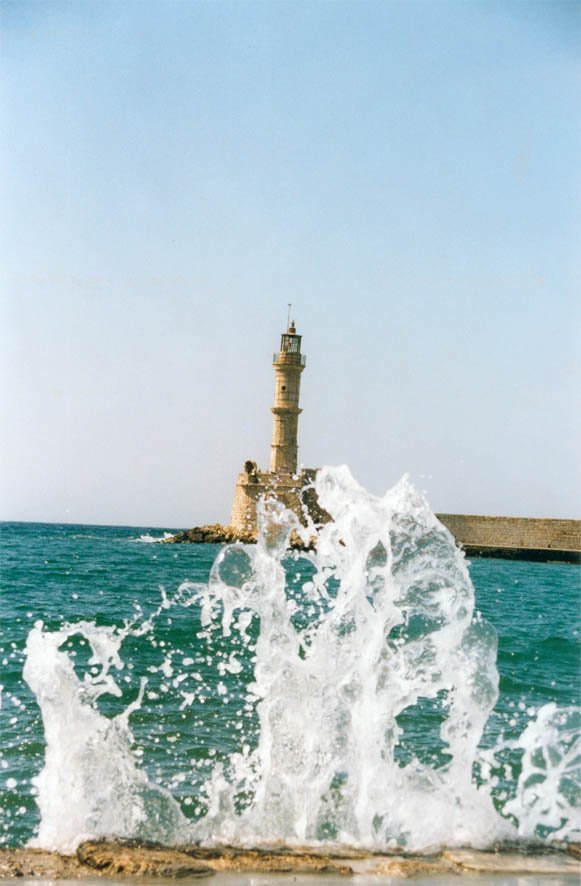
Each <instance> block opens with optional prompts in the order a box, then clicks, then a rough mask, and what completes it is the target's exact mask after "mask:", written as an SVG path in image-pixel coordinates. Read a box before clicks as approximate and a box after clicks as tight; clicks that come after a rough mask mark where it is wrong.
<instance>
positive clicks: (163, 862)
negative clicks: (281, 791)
mask: <svg viewBox="0 0 581 886" xmlns="http://www.w3.org/2000/svg"><path fill="white" fill-rule="evenodd" d="M579 855H580V853H579V845H578V844H572V845H570V846H569V847H561V846H560V847H558V848H550V847H549V848H548V849H540V848H538V847H534V848H532V849H531V848H528V849H527V851H518V850H517V849H516V848H513V847H509V848H501V849H500V850H499V851H487V852H483V851H479V850H473V849H444V850H442V851H441V852H438V853H436V854H433V855H403V854H402V855H387V854H386V855H381V854H375V853H369V852H365V851H357V850H349V849H340V848H337V847H329V850H328V851H327V852H325V851H323V850H322V849H319V850H311V849H304V850H302V849H294V848H289V847H285V846H281V847H280V848H272V847H271V848H256V849H239V848H235V847H229V846H220V847H215V848H206V847H199V846H192V847H182V848H180V849H173V848H165V847H162V846H156V845H140V844H136V843H119V842H86V843H82V844H81V845H80V846H79V848H78V849H77V851H76V853H75V854H73V855H61V854H59V853H57V852H49V851H47V850H43V849H31V848H26V847H25V848H21V849H2V850H0V878H1V879H3V880H18V881H19V882H20V883H22V882H23V881H26V880H31V881H34V882H36V883H38V882H39V881H54V880H60V881H74V882H79V881H82V882H83V883H86V884H87V886H89V884H90V883H91V881H94V880H95V879H102V878H107V879H108V880H109V882H111V880H119V881H121V880H122V881H126V880H127V879H128V878H131V879H138V880H152V879H155V882H156V883H162V882H166V881H167V882H170V881H174V880H176V879H180V880H189V879H196V880H197V879H210V878H211V879H212V882H214V883H215V884H216V886H266V884H267V883H271V882H272V881H273V879H276V881H277V882H279V881H280V882H281V883H282V882H284V881H292V882H296V883H297V884H300V886H309V884H311V883H315V882H316V883H321V882H322V881H324V882H325V883H339V882H342V883H344V882H345V880H348V881H349V882H352V883H354V884H364V883H367V882H370V883H371V882H373V883H381V882H382V881H386V882H390V881H392V880H397V879H408V878H413V880H414V881H415V882H422V881H426V882H428V881H429V882H430V883H432V884H433V883H437V882H442V883H445V882H449V881H450V880H457V878H458V877H460V878H461V881H468V880H471V879H474V878H476V879H477V880H478V882H479V883H481V884H482V882H483V880H489V881H490V882H494V883H496V884H500V883H506V884H509V883H511V882H512V883H515V884H516V883H517V882H518V883H519V884H521V883H527V882H530V883H531V884H532V883H535V882H547V883H549V882H551V883H568V882H571V883H573V882H578V879H579V875H580V873H581V864H580V860H579ZM491 878H492V879H491ZM499 878H500V879H499ZM515 878H516V879H515ZM523 878H524V879H523ZM530 878H532V879H530ZM540 878H541V879H540Z"/></svg>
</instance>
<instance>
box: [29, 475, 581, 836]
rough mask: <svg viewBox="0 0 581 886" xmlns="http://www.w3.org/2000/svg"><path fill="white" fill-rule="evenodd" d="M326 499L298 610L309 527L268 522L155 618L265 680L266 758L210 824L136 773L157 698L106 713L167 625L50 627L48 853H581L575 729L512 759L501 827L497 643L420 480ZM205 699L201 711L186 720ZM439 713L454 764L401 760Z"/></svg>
mask: <svg viewBox="0 0 581 886" xmlns="http://www.w3.org/2000/svg"><path fill="white" fill-rule="evenodd" d="M316 488H317V493H318V496H319V499H320V502H321V504H322V506H323V507H324V508H325V509H326V510H327V511H328V512H329V513H330V514H331V515H332V516H333V518H334V520H333V522H332V523H329V524H327V525H326V526H325V527H323V528H322V530H321V531H320V533H319V537H318V544H317V551H316V553H308V554H306V553H305V554H301V558H302V559H301V562H304V564H305V574H306V573H308V576H307V577H306V578H305V580H304V581H303V583H302V587H300V588H299V589H298V590H296V589H295V591H294V592H292V591H291V589H290V588H289V586H288V582H287V580H286V576H285V571H284V569H283V566H282V559H283V557H284V556H285V552H286V551H287V543H288V537H289V534H290V532H291V530H292V529H296V530H298V531H302V532H304V534H305V538H307V537H308V535H309V534H310V532H312V527H309V528H307V529H306V530H303V529H301V527H299V526H298V525H297V522H296V519H295V517H294V516H293V515H292V514H291V513H289V512H288V511H286V510H285V509H284V508H282V507H281V506H280V505H279V504H278V503H273V502H265V503H263V505H262V509H261V517H260V522H261V528H260V538H259V541H258V544H257V545H255V546H251V545H248V546H243V545H231V546H228V547H226V548H223V549H222V551H221V552H220V554H219V555H218V557H217V559H216V562H215V564H214V566H213V569H212V573H211V576H210V581H209V583H208V584H207V585H200V584H196V585H191V584H187V583H186V584H184V585H182V586H181V587H180V588H179V589H178V592H177V593H176V595H175V598H174V600H173V601H169V600H168V599H167V598H165V597H164V599H163V601H162V604H161V606H160V609H159V610H158V612H161V611H162V610H164V611H167V610H168V609H169V608H170V607H171V606H172V605H179V606H192V605H193V606H200V607H201V613H202V623H203V626H204V632H205V635H206V638H207V640H206V642H208V643H209V644H210V645H211V644H212V638H213V637H214V638H218V637H219V636H230V637H231V638H232V639H235V640H236V641H237V644H238V645H237V648H242V649H244V647H246V649H247V651H248V655H249V656H250V655H252V660H253V662H254V679H253V682H251V683H250V684H249V685H248V686H247V688H246V693H247V695H246V704H247V705H248V706H252V707H253V708H254V709H255V710H256V714H257V717H258V721H259V735H258V740H257V742H255V743H254V747H253V748H251V746H250V745H249V744H248V743H247V742H246V741H245V738H244V736H243V734H242V733H241V740H240V748H239V750H238V751H237V752H236V753H234V754H232V756H231V757H230V759H229V760H228V761H226V763H224V762H221V763H219V764H217V765H216V766H215V768H214V770H213V773H212V775H211V777H210V778H209V779H208V781H207V783H206V785H205V787H204V790H203V795H204V802H205V806H206V808H207V812H206V814H205V815H204V816H203V817H202V818H201V819H200V820H198V821H197V822H196V823H189V822H188V821H187V820H186V819H185V817H184V816H183V815H182V813H181V810H180V807H179V804H178V803H177V802H176V801H175V800H174V799H173V798H172V797H171V796H170V795H169V794H168V792H167V791H164V790H162V789H161V788H159V787H157V786H155V785H153V784H151V783H150V782H149V781H148V780H147V778H146V776H145V774H144V771H143V770H142V769H141V768H140V765H139V762H138V760H137V758H136V757H135V756H133V755H132V753H131V742H132V735H131V730H130V727H129V718H130V714H131V713H132V711H134V710H135V709H136V708H137V707H138V706H139V705H140V703H141V695H140V697H139V698H138V699H137V701H135V702H134V703H133V704H132V705H130V706H129V707H127V708H126V709H125V711H124V712H123V713H122V714H120V715H119V716H117V717H115V718H113V719H108V718H107V717H105V716H104V715H103V714H101V713H99V712H98V710H97V709H96V704H95V703H96V700H97V699H98V698H99V696H100V695H102V694H103V693H112V694H114V695H120V689H119V687H118V685H117V683H116V682H115V680H114V679H113V676H112V669H113V668H115V667H119V666H120V664H121V659H120V654H121V646H122V643H123V641H124V639H125V637H126V636H127V635H128V634H129V633H131V634H132V636H133V638H136V637H139V636H143V635H144V633H146V632H147V631H148V630H149V629H150V626H151V618H150V619H149V620H148V621H147V622H144V623H143V624H142V625H133V626H126V627H124V628H123V629H119V630H116V629H115V628H103V627H96V626H95V625H92V624H89V623H82V624H80V625H74V626H66V627H65V628H63V629H62V630H61V631H58V632H52V633H51V632H48V631H45V630H44V629H43V628H42V626H41V625H36V626H35V628H34V629H33V631H32V632H31V634H30V636H29V641H28V648H27V654H28V658H27V663H26V667H25V678H26V680H27V681H28V683H29V685H30V686H31V688H32V690H33V691H34V692H35V694H36V697H37V700H38V703H39V705H40V707H41V710H42V715H43V720H44V726H45V735H46V742H47V749H46V760H45V767H44V769H43V771H42V773H41V774H40V775H39V776H38V778H37V780H36V786H37V789H38V802H39V806H40V811H41V817H42V820H41V825H40V830H39V834H38V838H37V840H36V843H37V844H38V845H41V846H48V847H50V848H58V849H61V850H64V851H70V850H71V849H72V848H74V846H75V845H76V844H77V843H78V842H79V841H80V840H81V839H82V838H83V837H85V836H87V835H91V836H119V837H128V836H138V837H147V838H149V839H157V840H160V841H162V842H172V843H173V842H179V841H184V840H192V839H198V840H204V841H212V840H220V841H228V842H238V843H246V844H248V843H256V842H263V843H268V842H271V841H275V840H277V841H278V840H284V841H286V842H289V843H293V842H295V843H309V842H312V843H314V842H320V841H324V840H332V841H333V842H340V843H346V844H351V845H360V846H367V847H372V848H386V847H387V848H392V847H395V846H402V847H405V848H406V849H407V850H422V849H425V848H426V847H429V846H434V845H437V844H440V845H441V844H446V845H449V846H458V845H470V846H478V847H483V846H488V845H490V844H491V843H493V842H494V841H497V840H502V839H510V838H518V837H519V836H520V837H523V838H526V839H531V838H535V839H543V838H550V837H551V835H554V836H557V837H558V838H561V839H562V838H565V839H566V838H569V839H572V838H573V836H574V834H575V831H574V827H575V824H574V818H575V803H576V802H577V798H578V793H579V788H578V781H576V779H578V764H579V747H578V744H577V745H576V744H575V742H576V741H578V739H577V733H578V729H577V728H576V727H577V726H578V724H576V723H575V722H574V716H575V715H574V712H573V711H569V710H567V711H558V710H557V709H556V708H555V706H554V705H546V706H545V707H544V708H541V710H540V711H539V712H538V716H537V717H536V719H534V720H532V721H531V722H530V723H529V725H528V727H527V728H526V729H525V731H524V733H523V735H522V736H521V739H520V742H518V743H517V742H513V743H512V745H511V749H512V750H515V749H516V750H518V751H519V753H522V772H521V774H520V777H519V779H518V780H517V781H516V782H515V784H514V785H513V791H512V795H511V796H510V798H509V799H507V801H506V803H505V807H504V808H501V809H500V810H497V809H496V808H495V805H494V803H493V799H492V793H491V785H492V781H493V776H492V775H491V773H492V772H493V771H494V769H495V767H497V768H498V766H500V765H501V763H500V762H499V760H500V759H501V757H502V754H503V752H504V751H505V750H506V747H507V745H506V743H505V745H504V746H499V747H498V748H495V749H493V750H487V751H486V752H484V751H482V750H480V749H479V743H480V741H481V738H482V733H483V729H484V726H485V723H486V721H487V719H488V717H489V715H490V713H491V711H492V709H493V707H494V705H495V703H496V700H497V696H498V672H497V669H496V635H495V632H494V630H493V629H492V628H491V626H489V625H487V624H486V623H485V622H483V621H482V619H481V618H480V617H479V616H478V615H477V614H475V611H474V591H473V587H472V583H471V581H470V577H469V574H468V570H467V567H466V563H465V560H464V557H463V555H462V554H461V553H460V552H459V551H458V550H457V549H456V547H455V544H454V541H453V539H452V537H451V535H450V534H449V533H448V531H447V530H446V529H445V528H444V527H443V526H442V525H441V524H440V523H439V521H438V520H437V519H436V517H435V516H434V515H433V514H432V512H431V511H430V509H429V507H428V506H427V504H426V502H425V500H424V498H423V497H422V496H421V495H420V494H419V493H418V492H417V491H416V490H415V489H414V487H413V486H412V485H411V484H410V482H409V481H408V480H407V479H405V478H404V479H403V480H402V481H400V483H398V484H397V486H395V487H394V488H393V489H391V490H390V491H389V492H388V493H387V494H386V495H385V496H383V497H380V498H378V497H375V496H372V495H369V494H368V493H367V492H365V490H363V489H362V488H361V487H360V486H359V485H358V484H357V483H356V482H355V480H354V479H353V477H352V476H351V474H350V472H349V470H348V469H347V468H346V467H341V468H325V469H323V470H322V471H321V472H320V473H319V475H318V477H317V480H316ZM307 567H308V568H307ZM253 618H257V619H258V620H259V624H260V631H259V635H258V640H256V638H254V639H252V637H251V633H250V632H249V626H250V624H251V620H252V619H253ZM75 633H80V634H81V635H82V636H84V637H85V638H86V639H87V640H88V641H89V643H90V644H91V651H92V662H93V663H94V665H96V671H97V673H96V674H94V675H93V676H85V677H84V680H83V681H82V682H81V681H80V680H79V678H78V677H77V675H76V673H75V670H74V667H73V664H72V662H71V660H70V658H69V656H68V655H67V653H66V652H65V651H63V649H62V646H63V644H65V643H66V641H67V640H68V639H69V638H70V637H71V636H72V635H74V634H75ZM254 647H255V648H254ZM168 662H169V659H168ZM168 667H169V664H168ZM172 667H173V666H172ZM217 667H218V668H219V669H220V670H219V674H220V677H223V676H224V675H227V674H236V673H237V672H238V671H239V670H240V667H241V665H240V661H239V658H238V655H234V654H232V655H230V656H229V658H228V659H227V660H224V659H223V658H222V659H220V660H219V661H218V662H217ZM172 675H173V677H174V678H175V679H176V680H177V681H178V682H179V678H180V675H179V674H178V673H177V672H176V673H175V674H174V671H173V670H172ZM217 691H218V693H221V694H223V693H224V692H225V691H226V684H225V683H224V682H222V681H221V682H220V684H219V687H218V690H217ZM142 692H143V689H142ZM193 697H194V695H193V694H190V695H188V694H187V693H186V694H185V695H184V704H188V703H189V702H190V700H191V698H193ZM426 704H431V705H432V707H433V711H435V712H436V714H435V715H434V716H437V722H438V725H439V730H438V733H439V735H438V741H439V742H440V745H441V747H442V749H443V750H442V752H441V753H440V754H434V755H433V756H432V758H430V759H425V758H421V754H420V753H419V751H418V753H411V754H410V753H409V746H410V742H409V741H408V742H407V745H406V746H407V747H408V753H407V756H405V755H402V753H401V749H402V738H403V735H404V732H405V729H406V726H405V722H407V723H409V722H412V723H413V721H414V716H415V714H416V713H417V716H418V717H420V716H421V710H422V706H423V705H424V706H425V705H426ZM411 745H412V747H413V742H412V743H411ZM575 748H576V749H575ZM185 766H186V764H185V763H184V767H185ZM475 773H479V774H480V775H479V778H478V780H477V779H476V777H475ZM576 773H577V774H576ZM182 775H184V776H185V777H187V776H188V772H187V769H185V772H184V773H182ZM181 780H183V779H181Z"/></svg>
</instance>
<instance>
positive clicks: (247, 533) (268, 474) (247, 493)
mask: <svg viewBox="0 0 581 886" xmlns="http://www.w3.org/2000/svg"><path fill="white" fill-rule="evenodd" d="M306 362H307V360H306V357H305V355H304V354H301V336H300V335H297V330H296V327H295V324H294V322H293V323H291V322H290V317H289V322H288V327H287V331H286V332H283V334H282V335H281V338H280V350H279V352H278V353H277V354H274V356H273V358H272V365H273V366H274V380H275V384H274V406H273V407H272V415H273V428H272V444H271V448H270V469H269V470H268V471H261V470H260V468H259V467H258V465H257V464H256V462H255V461H250V460H249V461H246V462H245V463H244V470H243V471H242V472H241V473H240V474H239V475H238V479H237V480H236V490H235V492H234V503H233V505H232V514H231V517H230V526H229V529H230V531H231V532H233V533H234V534H235V537H237V538H239V539H242V540H244V541H245V540H248V538H253V537H254V538H256V531H257V507H258V502H259V501H260V499H261V498H265V497H266V498H276V499H278V501H280V502H282V503H283V504H284V505H285V506H286V507H287V508H289V509H290V510H291V511H293V512H294V513H295V514H296V515H297V517H298V519H299V521H300V522H301V523H303V524H305V523H306V521H307V517H310V518H312V519H313V520H314V521H315V522H317V523H324V522H326V521H327V520H329V519H330V518H329V515H328V514H326V513H325V512H324V511H323V510H322V509H321V508H320V506H319V503H318V500H317V497H316V494H315V490H314V485H313V484H314V480H315V476H316V474H317V471H316V469H314V468H303V469H302V470H301V471H300V473H297V466H298V460H297V452H298V441H297V436H298V425H299V415H300V414H301V412H302V410H301V409H300V407H299V393H300V387H301V374H302V371H303V369H304V368H305V364H306Z"/></svg>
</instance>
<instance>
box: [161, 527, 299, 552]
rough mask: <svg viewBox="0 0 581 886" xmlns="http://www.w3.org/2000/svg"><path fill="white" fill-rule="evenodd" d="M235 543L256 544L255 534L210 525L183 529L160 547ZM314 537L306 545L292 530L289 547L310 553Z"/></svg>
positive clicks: (162, 542) (163, 541)
mask: <svg viewBox="0 0 581 886" xmlns="http://www.w3.org/2000/svg"><path fill="white" fill-rule="evenodd" d="M235 542H242V543H243V544H251V545H253V544H256V533H254V532H245V531H243V530H239V529H234V527H233V526H223V525H222V524H221V523H211V524H209V525H207V526H194V527H193V528H192V529H184V531H183V532H177V533H176V534H175V535H172V536H170V537H169V538H163V539H161V541H160V544H162V545H191V544H194V545H200V544H201V545H229V544H234V543H235ZM315 542H316V537H315V536H313V537H312V538H310V539H309V541H308V543H306V544H305V542H304V541H303V540H302V539H301V537H300V535H299V534H298V533H297V532H296V531H295V530H293V531H292V532H291V536H290V547H291V548H292V549H293V550H298V551H312V550H314V548H315Z"/></svg>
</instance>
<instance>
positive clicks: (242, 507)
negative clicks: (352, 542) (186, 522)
mask: <svg viewBox="0 0 581 886" xmlns="http://www.w3.org/2000/svg"><path fill="white" fill-rule="evenodd" d="M316 474H317V470H316V468H304V469H303V470H302V471H300V472H299V473H298V474H287V473H272V472H270V471H259V470H258V468H257V467H256V464H255V463H254V462H250V461H247V462H246V464H245V466H244V470H243V471H242V472H241V473H240V474H239V475H238V479H237V481H236V490H235V493H234V504H233V505H232V515H231V517H230V526H231V527H232V528H233V529H234V530H235V531H236V532H239V533H241V534H244V535H245V534H247V533H248V534H252V535H254V536H255V535H256V534H257V531H258V521H257V507H258V502H259V500H260V499H261V498H262V497H266V498H275V499H277V500H278V501H280V502H281V503H282V504H283V505H284V506H285V507H287V508H288V509H289V510H291V511H292V512H293V513H294V514H296V516H297V517H298V519H299V521H300V523H302V524H303V525H306V524H307V522H308V518H309V517H310V518H311V520H313V522H314V523H316V524H320V523H327V522H328V521H329V519H330V517H329V515H328V514H327V513H326V511H324V510H323V509H322V508H321V506H320V505H319V502H318V499H317V495H316V492H315V489H314V481H315V477H316Z"/></svg>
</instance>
